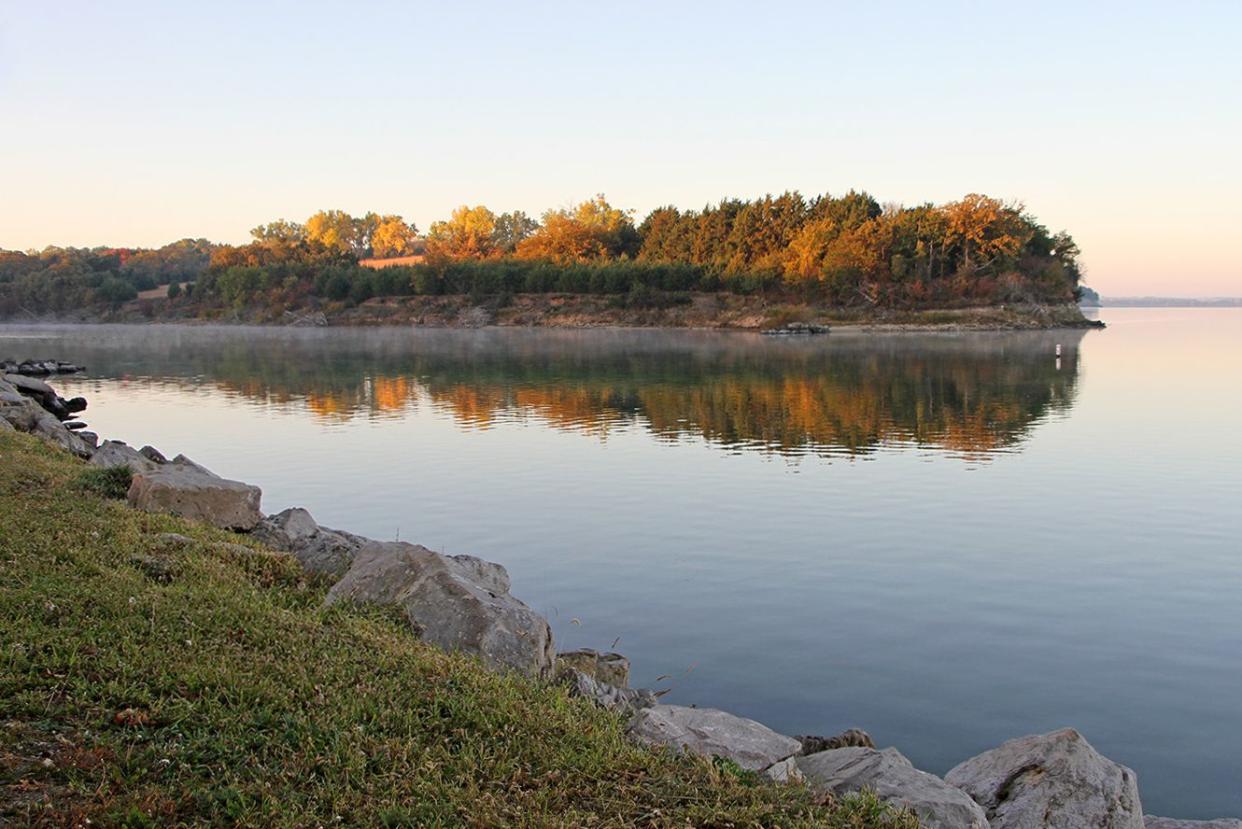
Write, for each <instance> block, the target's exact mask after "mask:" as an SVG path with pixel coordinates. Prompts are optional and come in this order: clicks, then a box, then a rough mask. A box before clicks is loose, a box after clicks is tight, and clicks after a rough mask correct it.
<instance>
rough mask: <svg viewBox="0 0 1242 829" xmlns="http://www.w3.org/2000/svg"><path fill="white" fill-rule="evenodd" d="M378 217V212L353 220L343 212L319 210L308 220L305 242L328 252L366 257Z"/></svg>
mask: <svg viewBox="0 0 1242 829" xmlns="http://www.w3.org/2000/svg"><path fill="white" fill-rule="evenodd" d="M379 218H380V217H379V216H378V215H377V214H375V213H367V214H366V215H365V216H362V217H360V218H354V217H353V216H351V215H349V214H348V213H346V212H345V211H344V210H320V211H319V212H318V213H316V214H315V215H313V216H311V217H310V218H309V219H307V220H306V239H307V240H308V241H310V242H316V243H318V244H320V245H323V246H324V247H325V248H328V249H329V250H335V251H339V252H341V253H349V254H353V255H354V256H366V255H367V254H369V253H370V250H371V234H372V233H374V232H375V229H376V227H377V226H378V224H379Z"/></svg>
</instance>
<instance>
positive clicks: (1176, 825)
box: [1143, 815, 1242, 829]
mask: <svg viewBox="0 0 1242 829" xmlns="http://www.w3.org/2000/svg"><path fill="white" fill-rule="evenodd" d="M1143 825H1144V826H1146V827H1147V829H1242V820H1238V819H1237V818H1231V817H1222V818H1216V819H1215V820H1179V819H1177V818H1175V817H1156V816H1155V815H1144V816H1143Z"/></svg>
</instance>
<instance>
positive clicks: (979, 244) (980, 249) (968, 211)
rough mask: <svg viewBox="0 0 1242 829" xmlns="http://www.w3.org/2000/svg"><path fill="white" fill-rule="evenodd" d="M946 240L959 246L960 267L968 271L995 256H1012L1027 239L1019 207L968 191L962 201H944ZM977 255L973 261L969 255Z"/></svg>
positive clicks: (1026, 231) (1028, 235) (1027, 235)
mask: <svg viewBox="0 0 1242 829" xmlns="http://www.w3.org/2000/svg"><path fill="white" fill-rule="evenodd" d="M943 210H944V215H945V219H946V227H945V231H946V236H945V242H946V243H947V244H950V245H956V244H960V245H961V246H962V267H963V269H964V270H966V271H969V270H972V269H974V268H980V267H984V266H986V265H987V264H989V263H990V262H991V261H992V260H993V259H995V258H996V257H998V256H1012V255H1014V254H1015V253H1017V252H1018V251H1019V250H1021V249H1022V246H1023V245H1024V244H1026V242H1027V240H1028V239H1029V238H1030V231H1029V230H1028V229H1027V228H1026V225H1025V223H1024V222H1022V220H1021V212H1022V211H1021V208H1020V207H1017V206H1015V207H1010V206H1007V205H1005V204H1004V203H1003V202H1001V201H1000V200H999V199H993V198H989V197H988V196H981V195H979V194H978V193H971V194H970V195H968V196H966V197H965V198H963V199H962V200H961V201H957V202H952V203H950V204H946V205H945V206H944V208H943ZM972 255H973V256H975V257H977V258H976V259H975V260H974V261H972V260H971V256H972Z"/></svg>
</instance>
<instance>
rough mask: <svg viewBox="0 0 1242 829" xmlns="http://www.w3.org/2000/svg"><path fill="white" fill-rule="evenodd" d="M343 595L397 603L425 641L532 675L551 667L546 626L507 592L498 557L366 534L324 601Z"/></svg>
mask: <svg viewBox="0 0 1242 829" xmlns="http://www.w3.org/2000/svg"><path fill="white" fill-rule="evenodd" d="M341 601H352V602H358V603H362V604H390V605H396V606H398V607H400V608H401V609H402V610H404V611H405V615H406V618H407V619H409V621H410V626H411V627H412V628H413V629H414V631H415V633H417V634H418V636H419V637H420V638H421V639H423V640H424V641H426V642H430V643H431V644H433V645H437V646H439V647H441V648H444V649H445V650H449V651H460V652H463V653H469V654H476V655H478V656H479V657H481V658H482V659H483V661H484V662H485V663H486V664H488V665H490V666H491V667H493V668H497V669H510V670H515V671H519V672H521V673H524V674H527V675H529V676H536V677H546V676H548V675H550V673H551V671H552V666H553V663H554V660H555V649H554V647H553V642H552V629H551V628H550V627H549V626H548V622H547V620H546V619H544V618H543V617H542V616H540V615H539V614H538V613H536V612H535V611H533V610H531V609H530V608H529V607H527V606H526V605H525V604H523V603H522V602H521V601H519V600H518V599H516V598H514V597H513V596H511V595H509V574H508V573H507V572H506V571H505V568H503V567H501V566H500V565H499V564H493V563H491V562H488V561H483V560H482V559H479V558H475V557H474V556H446V555H441V554H440V553H435V552H432V551H431V550H428V549H427V548H426V547H420V546H417V545H414V544H406V543H404V542H401V541H391V542H380V541H372V542H370V543H368V544H366V545H364V546H363V547H362V548H361V549H359V550H358V551H357V553H356V554H355V556H354V561H353V564H352V565H351V566H350V568H349V570H348V572H346V573H345V575H344V576H343V577H342V578H341V580H340V581H338V582H337V583H336V584H335V585H333V586H332V589H331V590H329V591H328V598H327V602H328V604H335V603H336V602H341Z"/></svg>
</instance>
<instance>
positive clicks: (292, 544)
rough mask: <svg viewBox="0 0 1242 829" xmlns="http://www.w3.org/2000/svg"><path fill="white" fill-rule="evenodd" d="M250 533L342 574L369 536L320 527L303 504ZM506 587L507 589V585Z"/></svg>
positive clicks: (311, 566)
mask: <svg viewBox="0 0 1242 829" xmlns="http://www.w3.org/2000/svg"><path fill="white" fill-rule="evenodd" d="M250 534H251V536H252V537H253V538H255V539H256V540H258V541H259V542H261V543H263V544H266V545H267V546H269V547H271V548H272V549H274V550H281V551H283V552H286V553H292V554H293V557H294V558H296V559H297V560H298V561H300V562H301V563H302V567H303V568H305V569H306V571H307V572H310V573H321V574H324V575H327V576H333V577H339V576H341V575H343V574H344V573H345V571H346V570H348V569H349V566H350V565H351V564H353V561H354V555H355V554H356V553H357V552H358V550H359V549H360V548H361V547H362V546H363V545H364V544H366V543H368V541H370V539H367V538H363V537H362V536H358V535H353V534H352V533H347V532H342V531H341V530H333V529H331V528H329V527H321V526H319V525H318V524H316V523H315V519H314V518H312V517H311V514H310V513H309V512H307V511H306V510H304V509H302V508H301V507H294V508H292V509H287V510H284V511H283V512H278V513H276V514H275V515H269V516H267V517H266V518H264V519H263V520H262V521H260V522H259V523H258V525H257V526H256V527H255V528H254V529H253V530H251V532H250ZM505 590H506V591H507V590H508V585H507V584H506V586H505Z"/></svg>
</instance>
